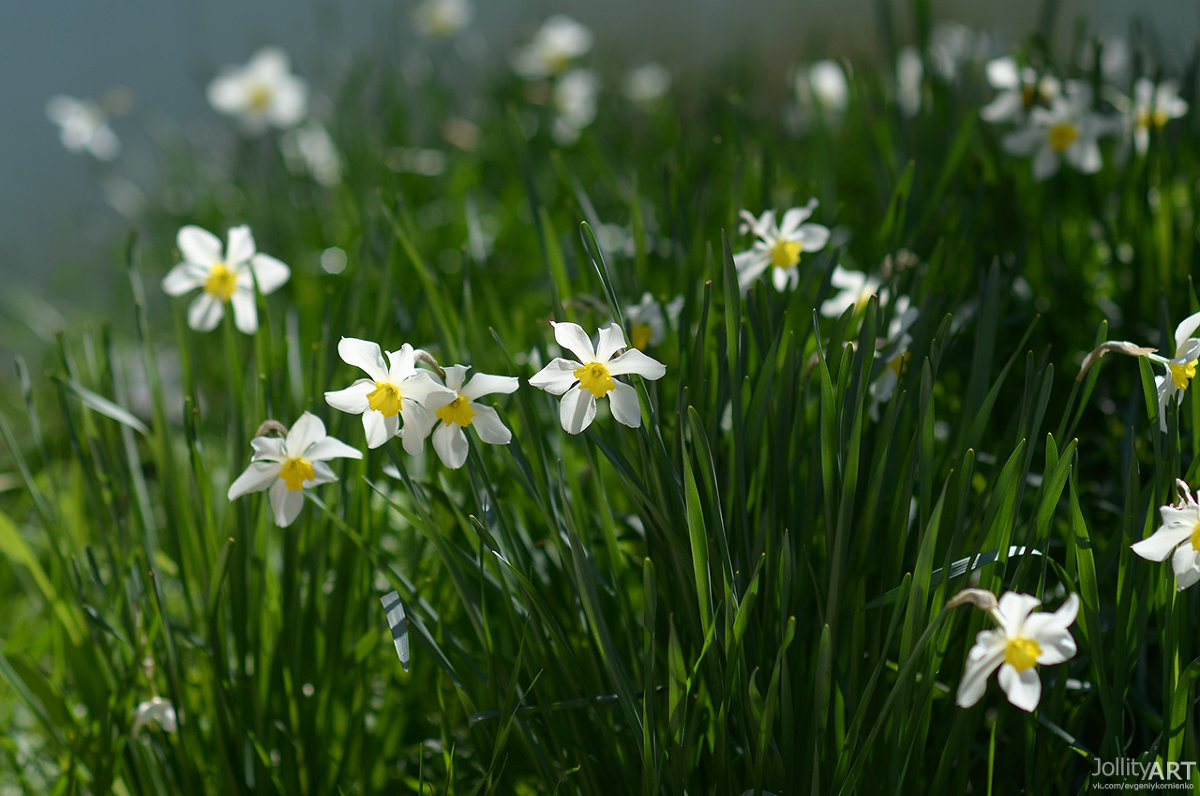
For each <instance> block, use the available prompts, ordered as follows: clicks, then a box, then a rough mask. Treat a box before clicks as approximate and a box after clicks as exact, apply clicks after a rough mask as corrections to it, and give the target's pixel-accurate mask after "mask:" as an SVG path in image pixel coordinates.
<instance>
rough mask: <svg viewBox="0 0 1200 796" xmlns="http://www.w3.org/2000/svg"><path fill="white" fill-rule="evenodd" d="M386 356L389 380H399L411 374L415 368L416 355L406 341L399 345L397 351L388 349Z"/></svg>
mask: <svg viewBox="0 0 1200 796" xmlns="http://www.w3.org/2000/svg"><path fill="white" fill-rule="evenodd" d="M387 358H388V378H389V380H391V381H400V379H403V378H404V377H406V376H411V375H412V373H413V370H414V369H415V368H416V355H415V352H414V351H413V347H412V346H411V345H409V344H408V343H405V344H404V345H402V346H400V349H399V350H398V351H389V352H388V355H387Z"/></svg>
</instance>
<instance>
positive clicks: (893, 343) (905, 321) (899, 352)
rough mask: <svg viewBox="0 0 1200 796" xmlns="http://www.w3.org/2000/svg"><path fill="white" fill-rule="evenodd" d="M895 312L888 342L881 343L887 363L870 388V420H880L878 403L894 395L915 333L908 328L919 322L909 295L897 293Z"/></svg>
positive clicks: (881, 352)
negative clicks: (912, 333)
mask: <svg viewBox="0 0 1200 796" xmlns="http://www.w3.org/2000/svg"><path fill="white" fill-rule="evenodd" d="M893 310H894V312H895V315H894V317H893V318H892V320H891V322H890V323H889V324H888V333H887V338H886V342H884V344H883V345H882V346H881V348H880V351H879V354H880V356H881V357H882V358H883V360H884V362H885V363H886V366H885V367H884V369H883V370H882V371H881V372H880V374H879V375H878V376H876V377H875V380H874V381H872V382H871V384H870V386H869V387H868V388H867V392H868V393H870V395H871V408H870V410H869V412H870V415H871V419H872V420H878V419H879V405H880V404H881V403H884V402H885V401H887V400H888V399H889V398H891V397H892V393H893V392H895V390H896V384H898V383H899V381H900V374H901V372H902V371H903V370H904V366H905V363H907V362H908V358H909V356H910V354H909V348H911V347H912V335H910V334H909V333H908V330H909V329H910V328H912V325H913V324H914V323H916V321H917V316H918V314H919V312H918V310H917V308H916V307H913V306H910V303H909V300H908V296H898V297H897V298H896V303H895V306H894V308H893Z"/></svg>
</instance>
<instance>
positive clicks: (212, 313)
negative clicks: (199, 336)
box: [188, 293, 225, 332]
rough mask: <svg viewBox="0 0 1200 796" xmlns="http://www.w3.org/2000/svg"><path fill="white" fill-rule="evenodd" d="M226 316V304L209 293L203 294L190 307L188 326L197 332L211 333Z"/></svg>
mask: <svg viewBox="0 0 1200 796" xmlns="http://www.w3.org/2000/svg"><path fill="white" fill-rule="evenodd" d="M224 316H225V304H224V303H223V302H221V301H219V300H217V299H216V298H215V297H214V296H212V295H211V294H209V293H201V294H200V295H199V296H197V297H196V300H195V301H193V302H192V306H190V307H188V326H190V327H191V328H193V329H195V330H196V331H197V332H211V331H212V330H213V329H216V328H217V324H218V323H220V322H221V318H223V317H224Z"/></svg>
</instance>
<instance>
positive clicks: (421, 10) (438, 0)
mask: <svg viewBox="0 0 1200 796" xmlns="http://www.w3.org/2000/svg"><path fill="white" fill-rule="evenodd" d="M474 14H475V7H474V6H472V5H471V4H470V3H468V2H467V0H425V2H423V3H421V4H420V5H419V6H417V7H416V9H415V10H414V12H413V21H414V22H416V24H417V30H419V31H421V33H422V34H424V35H426V36H431V37H435V38H441V39H444V38H448V37H450V36H453V35H454V34H455V33H458V32H459V31H460V30H462V29H463V28H465V27H466V26H467V23H468V22H470V21H471V17H472V16H474Z"/></svg>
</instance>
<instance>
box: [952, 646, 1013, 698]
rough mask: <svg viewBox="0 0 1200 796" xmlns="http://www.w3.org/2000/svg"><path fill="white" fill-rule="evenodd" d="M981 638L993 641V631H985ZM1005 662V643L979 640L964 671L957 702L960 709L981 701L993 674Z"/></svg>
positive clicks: (970, 653) (968, 657) (972, 649)
mask: <svg viewBox="0 0 1200 796" xmlns="http://www.w3.org/2000/svg"><path fill="white" fill-rule="evenodd" d="M979 638H980V639H983V638H987V639H989V640H990V639H993V631H984V632H983V633H980V634H979ZM1003 661H1004V643H1003V641H1001V642H1000V643H999V644H994V643H992V644H989V643H983V642H981V641H980V640H977V641H976V643H975V646H973V647H971V651H970V652H968V653H967V665H966V668H965V669H964V670H963V676H962V681H961V682H960V683H959V684H958V694H957V696H956V698H955V701H956V702H957V703H958V706H959V707H962V708H969V707H971V706H972V705H974V704H975V703H976V702H978V701H979V698H980V697H982V696H983V692H984V691H986V690H987V679H988V677H990V676H991V674H992V672H994V671H996V668H997V667H998V666H1000V664H1001V663H1002V662H1003Z"/></svg>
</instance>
